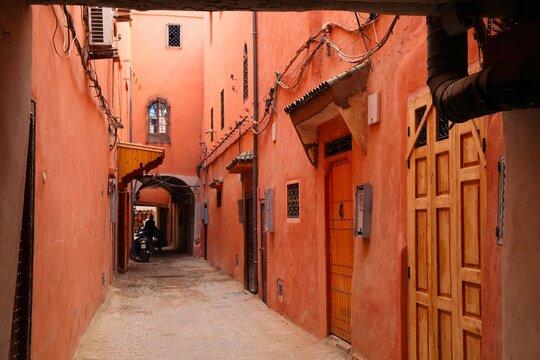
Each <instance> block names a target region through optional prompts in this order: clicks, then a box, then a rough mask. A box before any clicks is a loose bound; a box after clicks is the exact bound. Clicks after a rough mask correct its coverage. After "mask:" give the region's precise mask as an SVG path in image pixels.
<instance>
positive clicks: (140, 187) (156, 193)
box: [134, 174, 198, 255]
mask: <svg viewBox="0 0 540 360" xmlns="http://www.w3.org/2000/svg"><path fill="white" fill-rule="evenodd" d="M197 189H198V179H197V178H195V177H189V176H181V175H160V174H155V175H154V174H153V175H144V176H140V177H138V178H137V179H136V183H135V188H134V193H135V198H134V205H135V206H150V207H152V208H155V215H156V220H157V226H158V228H159V229H160V230H161V231H162V233H163V235H164V238H165V239H166V246H165V248H166V249H167V250H171V251H174V252H179V253H183V254H188V255H192V254H193V239H194V236H193V230H194V208H195V200H196V194H197V193H198V191H197ZM164 195H165V196H164ZM134 230H136V226H134Z"/></svg>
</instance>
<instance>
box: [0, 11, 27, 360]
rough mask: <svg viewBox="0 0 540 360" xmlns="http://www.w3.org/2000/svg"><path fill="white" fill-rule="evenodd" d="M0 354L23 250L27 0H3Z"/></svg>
mask: <svg viewBox="0 0 540 360" xmlns="http://www.w3.org/2000/svg"><path fill="white" fill-rule="evenodd" d="M0 24H2V25H0V27H1V30H2V33H3V35H2V37H1V38H0V89H2V96H1V97H0V134H3V136H2V151H1V152H0V162H1V164H2V165H3V166H4V169H6V171H3V172H1V174H0V193H1V194H2V201H1V202H0V226H1V228H2V229H3V231H2V235H0V237H1V239H0V253H1V254H2V257H3V259H2V271H0V308H1V309H2V311H0V359H7V358H8V354H9V344H10V338H11V321H12V316H13V301H14V299H15V281H16V276H17V264H18V253H19V236H20V228H21V219H22V212H23V200H24V179H25V174H26V158H27V145H28V118H29V114H30V97H31V96H30V92H31V76H30V73H31V70H32V68H31V64H32V56H31V54H32V12H31V8H30V7H29V6H27V5H26V3H25V2H24V1H9V2H6V1H4V2H2V3H0Z"/></svg>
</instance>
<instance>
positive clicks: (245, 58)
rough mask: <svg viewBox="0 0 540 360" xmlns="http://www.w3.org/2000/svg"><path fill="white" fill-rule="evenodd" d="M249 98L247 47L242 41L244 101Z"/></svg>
mask: <svg viewBox="0 0 540 360" xmlns="http://www.w3.org/2000/svg"><path fill="white" fill-rule="evenodd" d="M248 98H249V74H248V48H247V44H246V43H244V102H246V101H247V99H248Z"/></svg>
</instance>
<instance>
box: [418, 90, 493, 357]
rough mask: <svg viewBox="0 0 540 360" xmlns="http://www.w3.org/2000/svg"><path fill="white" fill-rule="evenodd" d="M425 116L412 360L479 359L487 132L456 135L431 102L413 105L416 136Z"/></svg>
mask: <svg viewBox="0 0 540 360" xmlns="http://www.w3.org/2000/svg"><path fill="white" fill-rule="evenodd" d="M426 111H428V115H427V120H426V122H425V125H424V126H425V129H424V130H422V131H420V132H419V134H420V136H419V137H418V140H417V141H416V143H415V145H414V150H413V151H412V153H411V156H410V158H409V159H408V164H409V176H408V217H409V221H408V222H409V230H408V237H409V246H408V257H409V269H410V279H409V357H410V358H411V359H461V358H471V359H472V358H479V357H480V355H481V354H480V349H481V337H482V335H481V312H480V299H481V282H480V278H481V264H480V251H481V237H482V234H483V228H482V227H483V221H482V219H483V216H484V206H483V201H484V200H483V197H484V195H483V191H484V188H485V186H484V183H483V181H484V178H483V166H482V164H483V161H482V156H483V154H481V153H480V152H479V150H480V151H481V144H479V141H480V139H481V138H482V137H483V133H482V132H481V131H479V130H477V128H476V126H475V124H472V125H471V123H465V124H460V125H455V126H454V128H453V130H452V131H449V129H448V121H447V120H446V119H444V118H442V117H439V116H438V114H437V112H436V111H435V109H430V101H429V95H425V96H423V97H420V98H418V99H416V100H415V101H413V102H411V104H410V107H409V127H410V132H409V133H410V134H415V133H416V132H417V126H418V124H420V122H421V119H422V117H423V115H424V113H425V112H426ZM476 121H477V122H478V123H479V121H478V120H476ZM475 132H476V133H475ZM410 141H413V140H410Z"/></svg>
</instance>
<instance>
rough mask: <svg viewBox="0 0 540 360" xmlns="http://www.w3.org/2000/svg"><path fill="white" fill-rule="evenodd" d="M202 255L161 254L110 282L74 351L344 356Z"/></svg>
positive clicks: (109, 355) (131, 355)
mask: <svg viewBox="0 0 540 360" xmlns="http://www.w3.org/2000/svg"><path fill="white" fill-rule="evenodd" d="M347 357H348V354H347V353H346V352H345V351H343V350H341V349H340V348H338V347H337V346H336V345H334V344H330V343H329V340H322V341H320V340H317V339H316V338H315V337H314V336H312V335H310V334H308V333H307V332H305V331H304V330H302V329H300V328H299V327H298V326H296V325H294V324H293V323H291V322H290V321H287V320H286V319H285V318H283V317H282V316H280V315H279V314H277V313H276V312H274V311H272V310H270V309H269V308H267V307H266V305H265V304H264V303H262V302H261V301H260V300H259V299H258V298H257V297H255V296H253V295H251V294H250V293H249V292H247V291H245V290H243V289H242V285H241V284H240V283H238V282H237V281H235V280H234V279H233V278H232V277H230V276H228V275H226V274H223V273H222V272H219V271H217V270H215V269H213V268H212V267H211V266H209V265H208V263H207V262H206V261H204V260H202V259H196V258H193V257H187V256H180V255H162V256H155V257H153V258H152V261H151V262H150V263H134V264H133V266H132V268H131V270H130V271H129V272H128V273H127V274H120V275H119V276H118V277H117V278H116V280H115V281H114V282H113V283H112V285H111V287H110V290H109V293H108V296H107V299H106V301H105V303H104V304H103V305H102V306H101V308H100V309H99V311H98V313H97V314H96V316H95V318H94V320H93V322H92V324H91V325H90V327H89V328H88V330H87V332H86V334H85V335H84V336H83V338H82V341H81V344H80V346H79V349H78V351H77V353H76V355H75V359H77V360H90V359H99V360H106V359H111V360H112V359H114V360H119V359H130V360H132V359H346V358H347Z"/></svg>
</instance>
